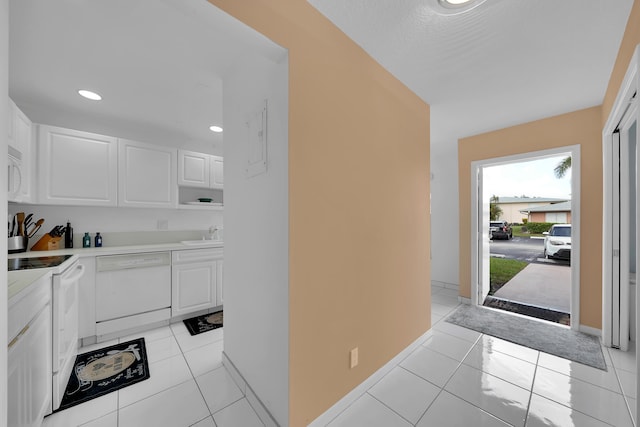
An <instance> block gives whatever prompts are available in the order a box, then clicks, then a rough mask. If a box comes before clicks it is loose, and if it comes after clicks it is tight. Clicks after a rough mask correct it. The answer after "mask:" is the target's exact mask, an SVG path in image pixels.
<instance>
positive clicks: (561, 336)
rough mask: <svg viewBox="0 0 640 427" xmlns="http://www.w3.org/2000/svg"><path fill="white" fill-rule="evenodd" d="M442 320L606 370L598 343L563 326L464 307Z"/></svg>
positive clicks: (588, 336)
mask: <svg viewBox="0 0 640 427" xmlns="http://www.w3.org/2000/svg"><path fill="white" fill-rule="evenodd" d="M445 320H446V321H447V322H449V323H453V324H455V325H459V326H463V327H465V328H468V329H473V330H474V331H478V332H482V333H483V334H487V335H491V336H494V337H497V338H502V339H503V340H507V341H511V342H513V343H516V344H520V345H523V346H525V347H529V348H532V349H534V350H539V351H543V352H545V353H549V354H553V355H555V356H558V357H562V358H564V359H569V360H573V361H574V362H579V363H582V364H584V365H589V366H593V367H594V368H598V369H602V370H604V371H606V370H607V365H606V363H605V360H604V355H603V354H602V348H601V347H600V341H599V339H598V338H597V337H594V336H592V335H587V334H584V333H582V332H577V331H573V330H571V329H569V328H566V327H563V326H559V325H553V324H550V323H546V322H541V321H538V320H531V319H527V318H524V317H520V316H515V315H513V314H506V313H500V312H498V311H496V310H491V309H488V308H480V307H474V306H471V305H464V304H463V305H461V306H460V307H458V309H457V310H456V311H454V312H453V313H452V314H450V315H449V316H448V317H447V318H446V319H445Z"/></svg>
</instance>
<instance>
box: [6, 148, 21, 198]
mask: <svg viewBox="0 0 640 427" xmlns="http://www.w3.org/2000/svg"><path fill="white" fill-rule="evenodd" d="M7 173H8V178H9V179H8V181H7V183H8V184H7V187H8V188H7V190H8V195H7V199H8V200H9V201H10V202H20V201H21V198H22V153H21V152H19V151H18V150H16V149H15V148H13V147H11V146H9V157H8V161H7Z"/></svg>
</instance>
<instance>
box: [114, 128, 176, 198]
mask: <svg viewBox="0 0 640 427" xmlns="http://www.w3.org/2000/svg"><path fill="white" fill-rule="evenodd" d="M176 157H177V150H176V149H175V148H168V147H162V146H158V145H152V144H145V143H142V142H135V141H129V140H126V139H120V140H119V147H118V158H119V159H118V205H119V206H137V207H161V208H175V207H176V206H177V184H176V183H177V171H176V169H177V167H176V165H177V162H176Z"/></svg>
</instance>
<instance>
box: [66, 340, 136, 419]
mask: <svg viewBox="0 0 640 427" xmlns="http://www.w3.org/2000/svg"><path fill="white" fill-rule="evenodd" d="M147 378H149V364H148V362H147V350H146V347H145V344H144V338H139V339H135V340H131V341H127V342H124V343H121V344H115V345H112V346H109V347H105V348H101V349H99V350H94V351H90V352H88V353H84V354H80V355H78V356H77V357H76V363H75V366H74V367H73V370H72V371H71V377H70V378H69V382H68V383H67V388H66V390H65V391H64V396H63V397H62V403H61V404H60V408H59V409H58V410H57V411H62V410H63V409H67V408H70V407H72V406H75V405H78V404H80V403H83V402H86V401H88V400H91V399H95V398H96V397H100V396H104V395H105V394H108V393H111V392H112V391H116V390H120V389H121V388H123V387H127V386H130V385H133V384H135V383H138V382H140V381H144V380H146V379H147ZM57 411H56V412H57Z"/></svg>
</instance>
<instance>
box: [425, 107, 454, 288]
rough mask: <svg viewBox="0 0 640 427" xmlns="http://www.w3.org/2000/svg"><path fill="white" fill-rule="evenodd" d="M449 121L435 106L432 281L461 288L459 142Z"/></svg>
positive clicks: (432, 182)
mask: <svg viewBox="0 0 640 427" xmlns="http://www.w3.org/2000/svg"><path fill="white" fill-rule="evenodd" d="M448 117H449V116H445V115H444V113H443V112H442V111H441V110H440V109H439V108H438V106H437V105H436V106H434V105H432V106H431V174H432V175H431V280H434V281H438V282H444V283H448V284H454V285H458V284H459V283H458V282H459V275H458V274H459V272H458V267H459V266H458V260H459V256H458V253H459V252H458V251H459V246H460V244H459V232H458V228H459V224H458V221H459V215H458V209H459V207H458V140H457V138H456V137H455V136H452V134H451V132H447V129H450V127H447V122H448V121H449V120H448ZM454 129H455V127H454Z"/></svg>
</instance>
